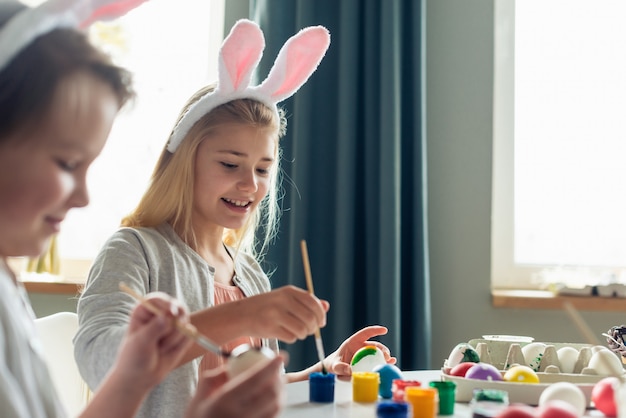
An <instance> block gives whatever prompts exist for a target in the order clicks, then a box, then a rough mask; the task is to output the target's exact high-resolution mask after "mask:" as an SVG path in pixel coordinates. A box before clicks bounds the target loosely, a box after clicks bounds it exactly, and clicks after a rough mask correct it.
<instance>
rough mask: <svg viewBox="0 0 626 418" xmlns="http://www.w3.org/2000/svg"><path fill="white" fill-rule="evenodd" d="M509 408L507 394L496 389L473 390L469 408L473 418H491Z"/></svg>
mask: <svg viewBox="0 0 626 418" xmlns="http://www.w3.org/2000/svg"><path fill="white" fill-rule="evenodd" d="M508 406H509V393H508V392H507V391H506V390H498V389H474V393H473V396H472V400H471V401H470V402H469V407H470V408H471V409H472V416H473V417H475V418H493V417H495V416H497V415H498V414H500V412H501V411H503V410H505V409H506V408H507V407H508Z"/></svg>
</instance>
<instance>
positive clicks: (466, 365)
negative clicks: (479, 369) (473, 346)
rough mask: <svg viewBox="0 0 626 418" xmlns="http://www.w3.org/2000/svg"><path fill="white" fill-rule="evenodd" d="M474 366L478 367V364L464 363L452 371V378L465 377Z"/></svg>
mask: <svg viewBox="0 0 626 418" xmlns="http://www.w3.org/2000/svg"><path fill="white" fill-rule="evenodd" d="M474 365H476V363H474V362H473V361H464V362H463V363H459V364H457V365H456V366H454V367H453V368H452V369H450V376H459V377H465V374H466V373H467V371H468V370H469V369H470V368H471V367H472V366H474Z"/></svg>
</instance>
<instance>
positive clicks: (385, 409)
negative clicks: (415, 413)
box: [376, 401, 411, 418]
mask: <svg viewBox="0 0 626 418" xmlns="http://www.w3.org/2000/svg"><path fill="white" fill-rule="evenodd" d="M410 414H411V407H410V405H409V404H408V402H395V401H382V402H380V403H378V405H377V407H376V418H410V417H411V415H410Z"/></svg>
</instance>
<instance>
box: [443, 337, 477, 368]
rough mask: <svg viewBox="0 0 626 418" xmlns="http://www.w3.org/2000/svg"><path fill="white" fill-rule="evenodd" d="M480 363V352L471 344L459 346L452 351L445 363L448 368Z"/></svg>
mask: <svg viewBox="0 0 626 418" xmlns="http://www.w3.org/2000/svg"><path fill="white" fill-rule="evenodd" d="M479 361H480V356H479V355H478V352H476V350H475V349H474V347H472V346H471V345H469V343H461V344H457V345H456V347H454V348H453V349H452V351H451V352H450V355H449V356H448V359H447V360H446V362H445V365H446V366H447V367H450V368H452V367H454V366H456V365H457V364H459V363H464V362H471V363H478V362H479Z"/></svg>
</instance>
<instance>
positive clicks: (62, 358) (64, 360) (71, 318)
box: [35, 312, 90, 416]
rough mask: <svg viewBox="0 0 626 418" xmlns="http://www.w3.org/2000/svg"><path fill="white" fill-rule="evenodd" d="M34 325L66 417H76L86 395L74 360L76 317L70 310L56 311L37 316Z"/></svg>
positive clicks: (87, 393)
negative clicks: (40, 316) (68, 415)
mask: <svg viewBox="0 0 626 418" xmlns="http://www.w3.org/2000/svg"><path fill="white" fill-rule="evenodd" d="M35 325H36V327H37V331H38V332H39V336H40V337H41V342H42V346H43V351H44V359H45V361H46V363H47V364H48V369H49V370H50V375H51V376H52V381H53V383H54V386H55V388H56V391H57V393H58V395H59V397H60V398H61V401H62V402H63V404H64V405H65V408H66V410H67V412H68V413H69V414H70V416H78V415H79V412H81V411H82V410H83V408H84V407H85V405H86V404H87V402H88V401H89V395H90V391H89V389H88V387H87V384H86V383H85V382H84V381H83V379H82V377H81V376H80V373H79V372H78V366H77V365H76V361H75V360H74V343H73V342H72V339H73V338H74V335H75V334H76V331H77V330H78V316H77V315H76V313H74V312H57V313H55V314H52V315H49V316H44V317H42V318H37V319H36V320H35Z"/></svg>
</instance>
